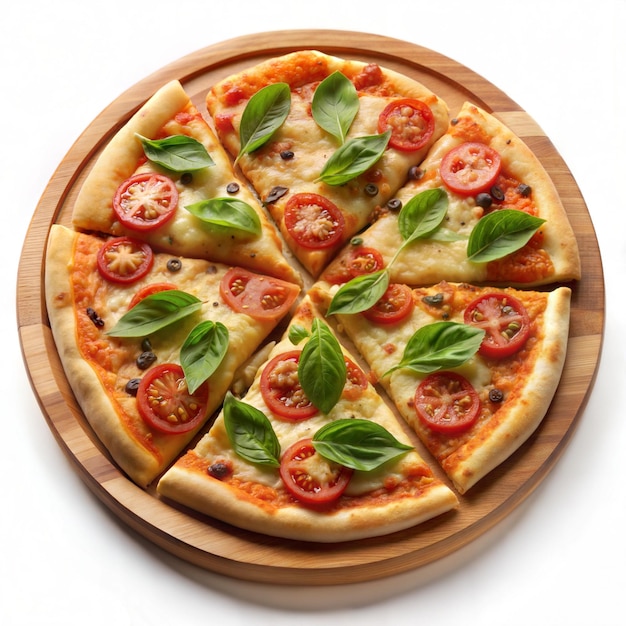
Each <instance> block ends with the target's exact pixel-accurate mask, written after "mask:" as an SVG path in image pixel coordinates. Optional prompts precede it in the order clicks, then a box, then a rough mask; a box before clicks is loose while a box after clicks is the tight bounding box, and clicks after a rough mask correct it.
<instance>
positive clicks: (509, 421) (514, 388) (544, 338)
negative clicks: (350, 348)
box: [315, 281, 571, 494]
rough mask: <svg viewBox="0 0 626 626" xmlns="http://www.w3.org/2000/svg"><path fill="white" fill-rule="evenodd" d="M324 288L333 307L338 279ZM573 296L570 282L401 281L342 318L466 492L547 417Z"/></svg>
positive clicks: (377, 375) (375, 373) (321, 293)
mask: <svg viewBox="0 0 626 626" xmlns="http://www.w3.org/2000/svg"><path fill="white" fill-rule="evenodd" d="M315 289H316V293H317V297H318V299H319V301H320V302H323V303H325V307H328V306H329V305H330V303H331V302H332V299H333V297H334V295H335V294H336V292H337V286H336V285H330V284H323V283H319V284H318V285H317V286H316V288H315ZM570 299H571V289H570V288H569V287H565V286H559V287H557V288H555V289H554V290H552V291H532V290H524V291H521V290H517V289H513V288H510V287H506V288H497V287H492V286H488V287H486V286H483V287H477V286H475V285H470V284H468V283H449V282H446V281H443V282H441V283H438V284H436V285H432V286H428V287H415V288H411V287H408V286H407V285H405V284H402V283H392V284H391V286H390V287H389V288H388V289H387V291H386V292H385V295H384V296H383V297H382V298H381V299H380V300H378V302H377V303H376V304H375V305H373V306H372V307H371V308H369V309H365V310H364V311H362V312H355V313H352V314H350V313H343V314H341V313H340V314H337V318H338V320H337V321H338V324H339V325H340V326H341V328H342V330H343V331H344V332H345V333H346V335H348V337H349V338H350V339H351V340H352V341H353V342H354V344H355V345H356V347H357V349H358V350H359V352H360V353H361V354H362V355H363V357H364V358H365V360H366V362H367V364H368V365H369V367H370V371H371V376H372V379H373V380H375V381H377V382H379V383H380V384H381V385H382V386H383V387H384V388H385V390H386V391H387V393H388V394H389V397H390V398H391V399H392V400H393V402H394V404H395V406H396V407H397V409H398V412H399V413H400V414H401V415H402V417H403V419H404V420H406V423H407V424H409V425H410V426H411V427H412V428H413V430H414V431H415V433H416V434H417V435H418V437H419V438H420V440H421V441H422V443H423V444H424V445H425V447H426V448H427V449H428V451H429V452H430V453H431V455H432V456H433V458H434V459H436V461H437V462H438V463H439V465H440V466H441V467H442V469H443V470H444V471H445V472H446V474H447V475H448V477H449V478H450V480H451V481H452V483H453V485H454V487H455V488H456V490H457V492H458V493H460V494H464V493H466V492H467V491H468V490H469V489H470V488H471V487H473V486H474V485H475V484H476V483H477V482H478V481H479V480H481V479H482V478H484V477H485V476H486V475H487V474H488V473H489V472H490V471H492V470H493V469H494V468H496V467H497V466H498V465H500V464H501V463H502V462H503V461H504V460H505V459H507V458H509V457H510V456H511V454H513V453H514V452H515V451H516V450H517V449H518V448H519V447H520V446H521V445H522V444H523V443H524V442H525V441H526V440H527V439H528V438H529V437H530V436H531V435H532V434H533V433H534V432H535V430H536V428H537V426H538V425H539V423H540V422H541V420H542V419H543V417H544V416H545V414H546V412H547V410H548V407H549V405H550V403H551V401H552V398H553V396H554V394H555V392H556V389H557V387H558V384H559V380H560V378H561V372H562V370H563V366H564V363H565V356H566V347H567V337H568V331H569V317H570ZM326 310H327V308H326Z"/></svg>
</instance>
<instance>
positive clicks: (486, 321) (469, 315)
mask: <svg viewBox="0 0 626 626" xmlns="http://www.w3.org/2000/svg"><path fill="white" fill-rule="evenodd" d="M464 320H465V323H466V324H471V325H473V326H476V327H478V328H482V329H483V330H484V331H485V337H484V339H483V341H482V343H481V346H480V349H479V352H480V354H482V355H483V356H486V357H490V358H495V359H501V358H505V357H508V356H511V355H512V354H515V353H516V352H518V351H519V350H520V349H521V348H522V347H523V346H524V344H525V343H526V340H527V339H528V337H529V336H530V331H531V324H530V318H529V316H528V312H527V311H526V308H525V307H524V305H523V304H522V303H521V302H520V301H519V300H518V299H517V298H514V297H513V296H510V295H503V294H500V293H487V294H484V295H482V296H480V297H479V298H477V299H476V300H474V301H473V302H471V303H470V304H469V305H468V306H467V308H466V309H465V313H464Z"/></svg>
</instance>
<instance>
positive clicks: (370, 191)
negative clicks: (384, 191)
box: [364, 183, 378, 198]
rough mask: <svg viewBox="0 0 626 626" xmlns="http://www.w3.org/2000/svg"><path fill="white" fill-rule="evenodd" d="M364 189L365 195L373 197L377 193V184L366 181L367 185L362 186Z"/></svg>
mask: <svg viewBox="0 0 626 626" xmlns="http://www.w3.org/2000/svg"><path fill="white" fill-rule="evenodd" d="M364 191H365V195H367V196H370V197H372V198H373V197H374V196H376V195H378V186H377V185H375V184H374V183H367V185H365V187H364Z"/></svg>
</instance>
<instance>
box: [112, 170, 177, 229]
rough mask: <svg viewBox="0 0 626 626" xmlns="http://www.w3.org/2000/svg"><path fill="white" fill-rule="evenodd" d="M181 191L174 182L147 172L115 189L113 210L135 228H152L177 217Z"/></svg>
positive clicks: (122, 220) (124, 222)
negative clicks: (176, 212)
mask: <svg viewBox="0 0 626 626" xmlns="http://www.w3.org/2000/svg"><path fill="white" fill-rule="evenodd" d="M177 206H178V190H177V189H176V185H175V184H174V181H173V180H171V179H170V178H168V177H167V176H163V175H161V174H154V173H151V172H145V173H143V174H136V175H135V176H131V177H130V178H129V179H127V180H125V181H124V182H123V183H122V184H121V185H120V186H119V187H118V189H117V191H116V192H115V196H114V198H113V210H114V211H115V214H116V215H117V218H118V219H119V221H120V222H121V223H122V224H123V225H124V226H126V227H127V228H132V229H133V230H140V231H145V230H152V229H154V228H158V227H159V226H162V225H163V224H165V222H167V221H168V220H170V219H171V218H172V217H173V216H174V212H175V211H176V207H177Z"/></svg>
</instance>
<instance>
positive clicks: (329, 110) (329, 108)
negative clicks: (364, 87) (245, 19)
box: [311, 72, 359, 144]
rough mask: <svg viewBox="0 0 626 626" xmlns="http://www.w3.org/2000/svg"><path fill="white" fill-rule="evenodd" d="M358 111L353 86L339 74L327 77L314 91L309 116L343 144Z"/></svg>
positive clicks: (357, 101) (356, 97)
mask: <svg viewBox="0 0 626 626" xmlns="http://www.w3.org/2000/svg"><path fill="white" fill-rule="evenodd" d="M358 111H359V96H358V94H357V90H356V88H355V86H354V84H353V83H352V82H351V81H350V80H348V79H347V78H346V77H345V76H344V75H343V74H342V73H341V72H333V73H332V74H330V75H329V76H327V77H326V78H325V79H324V80H323V81H322V82H321V83H320V84H319V85H318V86H317V89H316V90H315V93H314V94H313V98H312V100H311V115H312V116H313V119H314V120H315V122H316V123H317V125H318V126H319V127H320V128H322V129H324V130H325V131H326V132H327V133H329V134H330V135H332V136H333V137H335V138H336V139H337V141H338V142H339V144H343V143H344V142H345V140H346V135H347V134H348V131H349V130H350V126H351V125H352V122H353V121H354V118H355V117H356V114H357V113H358Z"/></svg>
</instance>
